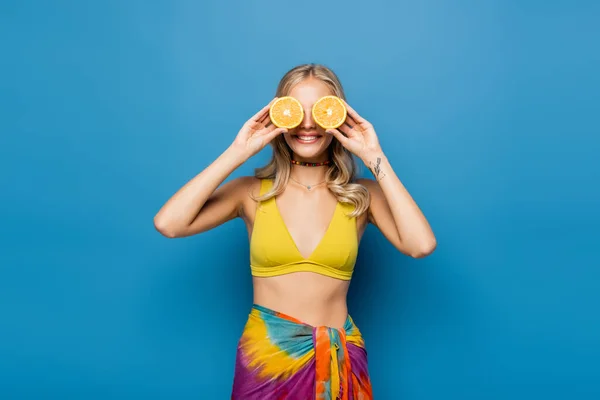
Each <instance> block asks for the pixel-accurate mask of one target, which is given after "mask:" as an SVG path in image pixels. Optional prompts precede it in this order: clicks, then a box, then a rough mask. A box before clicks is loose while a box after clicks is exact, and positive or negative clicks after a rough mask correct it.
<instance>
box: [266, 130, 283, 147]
mask: <svg viewBox="0 0 600 400" xmlns="http://www.w3.org/2000/svg"><path fill="white" fill-rule="evenodd" d="M286 132H287V129H286V128H277V129H273V130H272V131H271V132H269V133H267V134H265V136H264V138H265V144H266V143H270V142H271V140H273V139H275V138H276V137H277V136H279V135H281V134H282V133H286Z"/></svg>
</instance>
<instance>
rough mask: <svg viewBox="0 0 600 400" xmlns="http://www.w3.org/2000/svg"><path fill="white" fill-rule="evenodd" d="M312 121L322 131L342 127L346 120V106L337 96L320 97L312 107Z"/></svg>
mask: <svg viewBox="0 0 600 400" xmlns="http://www.w3.org/2000/svg"><path fill="white" fill-rule="evenodd" d="M312 115H313V119H314V121H315V122H316V123H317V124H319V126H320V127H322V128H323V129H334V128H339V127H340V126H342V124H343V123H344V121H345V120H346V115H347V111H346V106H345V105H344V103H343V102H342V100H341V99H340V98H339V97H337V96H325V97H321V98H320V99H319V100H317V102H316V103H315V104H314V105H313V108H312Z"/></svg>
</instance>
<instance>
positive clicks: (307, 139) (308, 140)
mask: <svg viewBox="0 0 600 400" xmlns="http://www.w3.org/2000/svg"><path fill="white" fill-rule="evenodd" d="M319 139H321V135H301V134H298V135H295V136H294V140H296V141H297V142H299V143H302V144H312V143H315V142H317V141H318V140H319Z"/></svg>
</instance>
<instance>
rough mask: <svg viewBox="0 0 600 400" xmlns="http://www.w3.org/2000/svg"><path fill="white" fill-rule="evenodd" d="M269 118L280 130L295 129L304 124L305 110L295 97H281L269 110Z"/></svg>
mask: <svg viewBox="0 0 600 400" xmlns="http://www.w3.org/2000/svg"><path fill="white" fill-rule="evenodd" d="M269 117H271V121H272V122H273V125H275V126H276V127H278V128H287V129H293V128H295V127H297V126H298V125H300V123H302V120H303V119H304V109H303V108H302V104H300V102H299V101H298V100H296V99H295V98H293V97H290V96H285V97H280V98H278V99H277V100H275V102H274V103H273V104H271V108H270V109H269Z"/></svg>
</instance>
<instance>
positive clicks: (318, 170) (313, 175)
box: [290, 155, 329, 185]
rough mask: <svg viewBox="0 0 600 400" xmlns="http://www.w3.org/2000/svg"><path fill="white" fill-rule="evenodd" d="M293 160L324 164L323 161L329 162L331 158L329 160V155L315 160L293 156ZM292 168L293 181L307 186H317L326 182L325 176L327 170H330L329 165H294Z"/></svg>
mask: <svg viewBox="0 0 600 400" xmlns="http://www.w3.org/2000/svg"><path fill="white" fill-rule="evenodd" d="M293 159H294V160H295V161H299V162H308V163H322V162H323V161H326V160H329V158H327V155H324V156H321V157H319V158H314V159H312V158H311V159H308V158H303V157H298V156H293ZM291 167H292V170H291V174H290V176H291V177H292V178H293V179H295V180H296V181H298V182H301V183H302V184H305V185H316V184H318V183H321V182H323V181H324V180H325V174H326V172H327V169H328V168H329V165H322V166H318V167H313V166H304V165H295V164H292V165H291Z"/></svg>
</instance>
